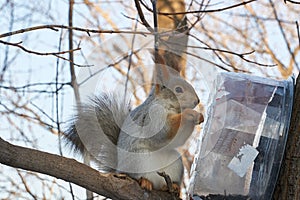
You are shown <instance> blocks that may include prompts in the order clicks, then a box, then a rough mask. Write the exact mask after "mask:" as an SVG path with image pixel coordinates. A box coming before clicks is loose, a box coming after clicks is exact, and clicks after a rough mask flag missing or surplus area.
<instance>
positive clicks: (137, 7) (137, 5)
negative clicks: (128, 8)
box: [134, 0, 154, 33]
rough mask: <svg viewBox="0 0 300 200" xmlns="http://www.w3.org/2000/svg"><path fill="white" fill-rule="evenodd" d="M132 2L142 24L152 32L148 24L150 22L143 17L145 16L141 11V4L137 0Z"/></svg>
mask: <svg viewBox="0 0 300 200" xmlns="http://www.w3.org/2000/svg"><path fill="white" fill-rule="evenodd" d="M134 3H135V7H136V9H137V11H138V14H139V16H140V19H141V21H142V23H143V24H144V26H145V27H146V28H147V29H148V30H149V31H150V32H151V33H152V32H154V30H153V28H152V27H151V26H150V24H149V23H148V22H147V20H146V19H145V16H144V13H143V11H142V8H141V5H140V2H139V0H134Z"/></svg>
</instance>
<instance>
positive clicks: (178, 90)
mask: <svg viewBox="0 0 300 200" xmlns="http://www.w3.org/2000/svg"><path fill="white" fill-rule="evenodd" d="M175 92H176V93H183V89H182V88H181V87H179V86H177V87H176V88H175Z"/></svg>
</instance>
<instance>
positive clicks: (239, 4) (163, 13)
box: [146, 0, 257, 15]
mask: <svg viewBox="0 0 300 200" xmlns="http://www.w3.org/2000/svg"><path fill="white" fill-rule="evenodd" d="M254 1H257V0H249V1H245V2H242V3H238V4H234V5H232V6H228V7H224V8H218V9H211V10H193V11H185V12H172V13H170V12H158V13H157V14H159V15H186V14H195V13H212V12H221V11H225V10H230V9H232V8H236V7H240V6H244V5H247V4H249V3H252V2H254ZM146 8H148V7H146ZM148 10H149V11H151V12H153V10H151V9H150V8H148Z"/></svg>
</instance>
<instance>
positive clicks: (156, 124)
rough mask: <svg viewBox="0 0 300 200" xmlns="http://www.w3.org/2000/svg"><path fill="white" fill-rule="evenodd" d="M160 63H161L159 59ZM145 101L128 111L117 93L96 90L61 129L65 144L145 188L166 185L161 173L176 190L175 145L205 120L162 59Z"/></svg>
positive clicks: (195, 98) (180, 174)
mask: <svg viewBox="0 0 300 200" xmlns="http://www.w3.org/2000/svg"><path fill="white" fill-rule="evenodd" d="M157 63H159V64H157ZM155 67H156V68H155V69H156V70H157V71H156V76H155V80H154V84H153V86H152V89H151V92H150V94H149V95H148V97H147V98H146V100H145V101H144V102H143V103H142V104H141V105H139V106H138V107H136V108H135V109H133V110H131V108H130V105H129V103H127V102H126V101H123V100H122V98H120V97H119V96H117V95H116V94H105V93H104V94H100V95H98V96H94V97H92V98H91V101H90V102H89V103H86V104H82V105H81V106H79V108H78V109H77V110H78V113H77V115H76V116H75V118H74V119H73V120H72V122H71V124H70V126H69V128H68V129H67V130H66V132H65V134H64V138H65V141H66V143H67V145H69V147H70V148H71V149H73V150H74V151H75V152H78V151H79V152H80V153H81V154H82V155H85V154H89V156H91V158H92V159H93V160H94V161H95V163H96V164H97V166H98V167H99V171H102V172H114V173H125V174H127V175H129V176H130V177H132V178H134V179H136V180H138V182H139V183H140V185H141V187H142V188H145V189H147V190H152V189H159V190H161V189H166V188H167V187H166V182H165V179H164V177H162V176H160V175H159V174H158V173H157V172H165V174H167V175H168V176H169V177H170V179H171V181H172V183H173V185H172V187H173V188H174V189H176V190H179V188H180V184H181V182H182V177H183V163H182V160H181V157H180V154H179V153H178V152H177V150H176V148H177V147H179V146H182V145H183V144H184V143H185V141H186V140H187V139H188V138H189V136H190V135H191V134H192V132H193V130H194V127H195V125H198V124H200V123H201V122H203V121H204V118H203V115H202V114H201V113H199V112H197V111H195V110H193V109H194V108H195V107H196V106H197V105H198V104H199V102H200V100H199V98H198V96H197V94H196V92H195V90H194V88H193V87H192V85H190V84H189V83H188V82H187V81H185V80H184V79H183V78H182V77H181V76H180V74H179V72H178V71H175V70H173V69H171V68H168V67H166V66H165V61H164V59H163V58H159V60H158V61H157V62H156V66H155Z"/></svg>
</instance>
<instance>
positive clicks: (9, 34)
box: [0, 25, 152, 38]
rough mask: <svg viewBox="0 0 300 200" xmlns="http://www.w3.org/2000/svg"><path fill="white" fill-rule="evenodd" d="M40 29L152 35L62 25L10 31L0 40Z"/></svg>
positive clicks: (1, 36) (148, 33)
mask: <svg viewBox="0 0 300 200" xmlns="http://www.w3.org/2000/svg"><path fill="white" fill-rule="evenodd" d="M40 29H51V30H54V31H58V29H68V30H70V29H71V30H75V31H81V32H86V33H87V34H88V35H90V33H109V34H115V33H125V34H126V33H127V34H141V35H151V34H152V33H150V32H146V31H117V30H98V29H86V28H79V27H70V26H64V25H41V26H34V27H30V28H25V29H20V30H17V31H12V32H8V33H3V34H1V35H0V38H3V37H8V36H11V35H16V34H20V33H25V32H30V31H35V30H40Z"/></svg>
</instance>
